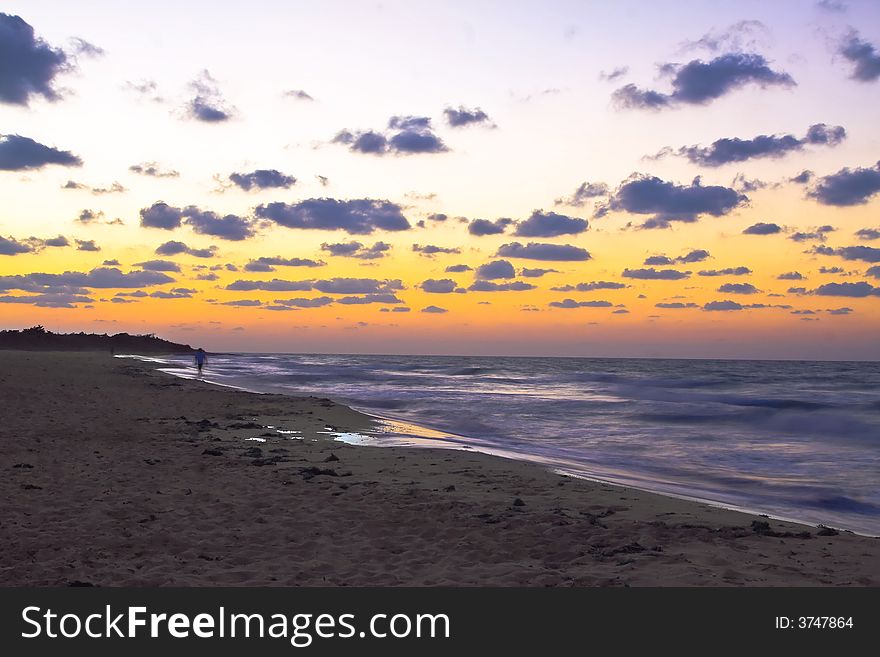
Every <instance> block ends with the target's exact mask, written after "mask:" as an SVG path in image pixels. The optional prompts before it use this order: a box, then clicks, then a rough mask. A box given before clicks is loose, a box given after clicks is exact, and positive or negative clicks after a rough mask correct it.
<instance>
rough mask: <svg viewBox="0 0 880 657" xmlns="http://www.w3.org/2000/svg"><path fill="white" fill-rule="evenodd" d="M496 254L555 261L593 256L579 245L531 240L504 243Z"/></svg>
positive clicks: (579, 259) (587, 258)
mask: <svg viewBox="0 0 880 657" xmlns="http://www.w3.org/2000/svg"><path fill="white" fill-rule="evenodd" d="M495 255H496V256H499V257H503V258H522V259H524V260H546V261H554V262H578V261H584V260H589V259H590V258H591V256H590V253H589V251H587V250H586V249H582V248H580V247H577V246H571V245H569V244H543V243H540V242H529V243H528V244H526V245H523V244H521V243H520V242H510V243H509V244H503V245H502V246H501V247H500V248H499V249H498V252H497V253H496V254H495Z"/></svg>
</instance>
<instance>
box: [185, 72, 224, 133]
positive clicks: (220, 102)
mask: <svg viewBox="0 0 880 657" xmlns="http://www.w3.org/2000/svg"><path fill="white" fill-rule="evenodd" d="M190 88H191V89H192V90H193V92H194V93H195V95H194V96H193V97H192V99H191V100H190V101H189V102H188V103H187V106H186V112H187V114H188V115H189V117H190V118H193V119H195V120H197V121H202V122H203V123H223V122H225V121H228V120H229V119H231V118H232V117H233V115H234V114H235V110H234V108H232V107H230V106H229V105H228V104H227V103H226V100H225V99H224V98H223V94H222V93H220V88H219V87H218V86H217V81H216V80H215V79H214V78H213V77H211V74H210V73H209V72H208V71H202V73H201V74H200V75H199V77H197V78H196V79H195V80H193V81H192V82H191V83H190Z"/></svg>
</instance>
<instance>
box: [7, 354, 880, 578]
mask: <svg viewBox="0 0 880 657" xmlns="http://www.w3.org/2000/svg"><path fill="white" fill-rule="evenodd" d="M0 400H2V408H3V411H2V426H0V445H2V448H0V470H2V472H3V473H4V476H3V477H2V478H0V499H2V500H3V501H2V503H0V504H2V513H0V585H5V586H68V585H75V584H86V585H95V586H151V587H152V586H208V585H232V586H239V585H241V586H264V585H273V586H316V585H317V586H319V585H331V586H406V585H409V586H627V585H628V586H707V585H708V586H724V585H730V586H791V585H794V586H807V585H811V586H815V585H825V586H877V585H880V539H876V538H868V537H863V536H857V535H854V534H851V533H848V532H834V531H829V530H820V529H819V528H816V527H810V526H805V525H799V524H795V523H789V522H781V521H777V520H772V519H769V518H766V517H761V516H753V515H749V514H744V513H738V512H734V511H728V510H723V509H718V508H713V507H710V506H707V505H705V504H701V503H696V502H690V501H684V500H679V499H674V498H670V497H664V496H660V495H654V494H651V493H645V492H641V491H637V490H632V489H627V488H622V487H619V486H614V485H610V484H603V483H596V482H591V481H585V480H577V479H573V478H571V477H564V476H560V475H557V474H554V473H552V472H548V471H546V470H544V469H543V468H541V467H539V466H537V465H534V464H529V463H522V462H516V461H511V460H506V459H501V458H498V457H493V456H487V455H483V454H478V453H471V452H468V451H450V450H435V449H417V448H398V447H394V448H376V447H359V446H352V445H348V444H344V443H340V442H338V441H334V440H332V439H330V438H328V437H327V436H326V435H324V434H319V433H317V432H318V431H322V430H323V429H324V428H325V427H326V426H332V427H333V428H335V429H336V430H340V431H345V430H350V431H357V430H365V429H369V428H370V426H371V420H370V418H369V417H367V416H365V415H363V414H360V413H358V412H356V411H354V410H352V409H349V408H347V407H345V406H342V405H339V404H336V403H334V402H333V401H331V400H327V399H320V398H317V397H302V398H298V397H288V396H279V395H256V394H251V393H247V392H241V391H237V390H233V389H224V388H220V387H217V386H212V385H209V384H205V383H201V382H196V381H189V380H182V379H178V378H174V377H172V376H169V375H166V374H164V373H161V372H158V371H155V369H153V367H152V366H151V365H149V364H148V363H140V362H136V361H133V360H128V359H114V358H111V357H110V356H109V354H99V353H36V352H17V351H0ZM270 425H271V426H272V427H274V428H281V429H284V430H286V431H296V432H300V433H298V434H280V433H278V432H277V431H275V430H274V429H269V428H267V427H269V426H270ZM293 435H296V436H301V438H299V437H298V438H291V436H293ZM248 438H261V439H263V440H261V441H254V440H247V439H248Z"/></svg>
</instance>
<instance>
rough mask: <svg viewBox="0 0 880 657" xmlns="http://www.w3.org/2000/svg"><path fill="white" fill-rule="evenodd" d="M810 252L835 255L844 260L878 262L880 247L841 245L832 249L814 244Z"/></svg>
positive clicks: (879, 259)
mask: <svg viewBox="0 0 880 657" xmlns="http://www.w3.org/2000/svg"><path fill="white" fill-rule="evenodd" d="M812 253H815V254H817V255H836V256H840V257H841V258H843V259H844V260H862V261H864V262H880V249H877V248H874V247H873V246H842V247H840V248H837V249H832V248H831V247H828V246H815V247H813V249H812Z"/></svg>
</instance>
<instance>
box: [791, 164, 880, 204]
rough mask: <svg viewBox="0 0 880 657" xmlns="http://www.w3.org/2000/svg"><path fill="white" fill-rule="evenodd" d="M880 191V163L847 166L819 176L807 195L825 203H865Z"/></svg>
mask: <svg viewBox="0 0 880 657" xmlns="http://www.w3.org/2000/svg"><path fill="white" fill-rule="evenodd" d="M878 192H880V163H878V164H877V165H876V166H874V167H873V168H862V167H857V168H855V169H850V168H848V167H845V168H843V169H841V170H840V171H838V172H837V173H833V174H831V175H829V176H824V177H822V178H819V179H818V180H817V181H816V182H815V183H814V185H813V186H812V187H811V188H810V190H809V191H808V192H807V196H809V197H810V198H813V199H815V200H816V201H818V202H819V203H821V204H823V205H834V206H839V207H844V206H850V205H863V204H865V203H867V202H868V201H869V200H870V199H871V198H872V197H873V196H874V195H875V194H877V193H878Z"/></svg>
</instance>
